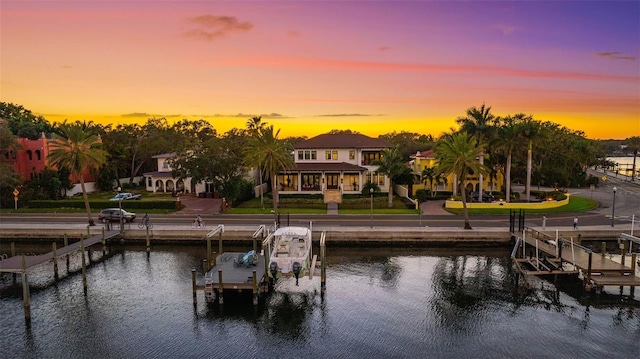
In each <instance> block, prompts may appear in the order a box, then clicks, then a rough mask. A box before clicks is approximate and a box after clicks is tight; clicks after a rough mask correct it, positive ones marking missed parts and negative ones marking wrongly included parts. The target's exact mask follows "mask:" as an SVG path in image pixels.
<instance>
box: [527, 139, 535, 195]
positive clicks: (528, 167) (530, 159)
mask: <svg viewBox="0 0 640 359" xmlns="http://www.w3.org/2000/svg"><path fill="white" fill-rule="evenodd" d="M532 142H533V141H529V148H528V149H527V184H526V187H525V195H526V196H527V202H529V196H530V195H531V162H532V155H531V147H532V146H533V143H532Z"/></svg>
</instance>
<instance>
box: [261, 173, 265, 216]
mask: <svg viewBox="0 0 640 359" xmlns="http://www.w3.org/2000/svg"><path fill="white" fill-rule="evenodd" d="M260 206H261V208H262V209H264V190H263V189H262V173H260Z"/></svg>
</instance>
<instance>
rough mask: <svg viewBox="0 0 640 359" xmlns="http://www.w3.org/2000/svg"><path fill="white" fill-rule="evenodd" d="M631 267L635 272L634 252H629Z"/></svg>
mask: <svg viewBox="0 0 640 359" xmlns="http://www.w3.org/2000/svg"><path fill="white" fill-rule="evenodd" d="M631 269H632V270H633V272H634V273H635V271H636V254H635V253H632V254H631Z"/></svg>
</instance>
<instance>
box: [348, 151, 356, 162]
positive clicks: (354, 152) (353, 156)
mask: <svg viewBox="0 0 640 359" xmlns="http://www.w3.org/2000/svg"><path fill="white" fill-rule="evenodd" d="M355 159H356V151H355V150H349V160H351V161H353V160H355Z"/></svg>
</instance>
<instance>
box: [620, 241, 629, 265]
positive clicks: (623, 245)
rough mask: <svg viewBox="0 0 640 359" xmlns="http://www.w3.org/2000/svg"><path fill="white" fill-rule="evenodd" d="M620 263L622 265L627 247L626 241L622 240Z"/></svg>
mask: <svg viewBox="0 0 640 359" xmlns="http://www.w3.org/2000/svg"><path fill="white" fill-rule="evenodd" d="M620 247H621V248H620V264H622V265H624V262H625V257H626V256H625V252H626V248H627V242H626V241H625V242H622V245H621V246H620Z"/></svg>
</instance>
